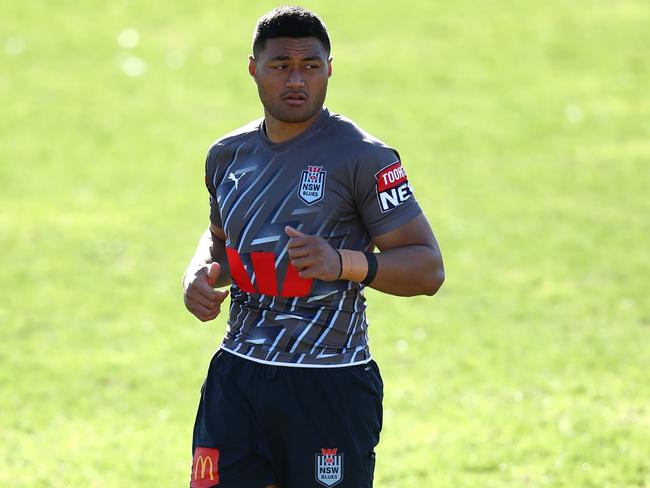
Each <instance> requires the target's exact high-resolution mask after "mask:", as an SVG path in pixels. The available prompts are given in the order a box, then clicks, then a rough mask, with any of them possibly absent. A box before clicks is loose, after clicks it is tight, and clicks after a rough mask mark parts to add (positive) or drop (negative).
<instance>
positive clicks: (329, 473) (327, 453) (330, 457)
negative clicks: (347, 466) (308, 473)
mask: <svg viewBox="0 0 650 488" xmlns="http://www.w3.org/2000/svg"><path fill="white" fill-rule="evenodd" d="M337 451H338V449H336V448H334V449H321V453H320V454H316V481H318V482H319V483H320V484H321V485H323V486H334V485H338V484H339V483H340V482H341V481H343V453H342V452H337Z"/></svg>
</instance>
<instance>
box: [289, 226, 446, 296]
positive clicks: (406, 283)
mask: <svg viewBox="0 0 650 488" xmlns="http://www.w3.org/2000/svg"><path fill="white" fill-rule="evenodd" d="M286 232H287V234H288V235H289V236H290V237H291V239H290V241H289V244H288V247H289V257H290V258H291V263H292V264H293V265H294V266H295V267H296V268H297V269H298V271H299V273H300V276H301V277H303V278H317V279H320V280H324V281H334V280H336V279H338V278H339V276H340V272H341V264H340V261H339V256H338V253H337V251H336V250H335V249H333V248H332V247H331V246H330V245H329V243H328V242H327V241H326V240H325V239H323V238H322V237H318V236H309V235H305V234H302V233H300V232H298V231H296V230H295V229H293V228H291V227H288V228H287V229H286ZM374 244H375V245H376V246H377V248H379V250H380V252H379V253H377V254H376V257H377V264H378V267H377V275H376V276H375V278H374V280H373V281H372V282H371V283H370V285H369V286H370V287H372V288H375V289H377V290H379V291H382V292H384V293H389V294H391V295H399V296H413V295H433V294H435V293H436V292H437V291H438V289H439V288H440V286H442V283H443V281H444V279H445V274H444V269H443V265H442V256H441V254H440V248H439V247H438V243H437V242H436V239H435V237H434V235H433V232H432V231H431V226H430V225H429V222H428V221H427V219H426V217H425V216H424V215H423V214H421V215H419V216H418V217H416V218H414V219H413V220H411V221H410V222H408V223H406V224H404V225H402V226H401V227H399V228H397V229H395V230H393V231H391V232H388V233H386V234H383V235H381V236H378V237H377V238H375V240H374ZM362 259H365V258H363V256H362ZM344 278H345V276H344ZM360 280H361V279H360Z"/></svg>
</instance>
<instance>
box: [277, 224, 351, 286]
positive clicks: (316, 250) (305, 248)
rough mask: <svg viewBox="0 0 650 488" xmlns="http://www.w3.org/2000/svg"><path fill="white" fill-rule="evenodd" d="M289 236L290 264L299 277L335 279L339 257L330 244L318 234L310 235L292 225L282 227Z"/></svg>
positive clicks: (324, 279)
mask: <svg viewBox="0 0 650 488" xmlns="http://www.w3.org/2000/svg"><path fill="white" fill-rule="evenodd" d="M284 231H285V232H286V234H287V235H288V236H289V237H290V239H289V244H288V245H287V249H288V252H289V259H290V260H291V264H292V265H293V266H294V267H295V268H296V269H297V270H298V273H299V274H300V277H301V278H316V279H319V280H322V281H336V280H337V279H339V277H340V275H341V259H340V257H339V254H338V252H337V251H336V249H334V248H333V247H332V246H330V244H329V243H328V242H327V241H326V240H325V239H323V238H322V237H318V236H310V235H307V234H303V233H302V232H300V231H297V230H296V229H294V228H293V227H289V226H286V227H285V228H284Z"/></svg>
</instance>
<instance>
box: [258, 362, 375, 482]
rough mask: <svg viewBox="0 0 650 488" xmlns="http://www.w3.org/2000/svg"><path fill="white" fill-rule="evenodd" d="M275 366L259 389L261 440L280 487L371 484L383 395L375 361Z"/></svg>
mask: <svg viewBox="0 0 650 488" xmlns="http://www.w3.org/2000/svg"><path fill="white" fill-rule="evenodd" d="M276 369H277V373H276V374H275V375H274V376H273V377H272V378H269V379H268V381H267V382H266V384H265V385H264V388H263V389H262V390H261V391H262V392H263V394H262V395H260V408H259V410H260V412H261V415H263V419H264V421H263V422H262V426H263V429H262V432H261V434H262V439H261V441H260V446H261V447H262V450H263V451H265V453H266V455H267V456H268V457H269V459H271V461H272V465H273V468H274V471H275V472H276V473H277V474H278V479H279V486H280V488H310V487H314V488H316V487H323V486H325V487H330V486H336V487H338V488H370V487H372V480H373V475H374V464H375V453H374V448H375V446H376V445H377V443H378V442H379V434H380V431H381V423H382V397H383V384H382V381H381V376H380V374H379V369H378V368H377V365H376V364H375V363H374V361H373V362H371V363H368V364H364V365H358V366H350V367H344V368H327V369H309V368H287V367H277V368H276Z"/></svg>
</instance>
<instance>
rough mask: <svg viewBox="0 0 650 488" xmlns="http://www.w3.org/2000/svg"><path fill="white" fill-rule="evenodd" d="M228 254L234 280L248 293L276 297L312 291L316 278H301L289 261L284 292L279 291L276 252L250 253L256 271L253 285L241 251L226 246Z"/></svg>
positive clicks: (299, 294)
mask: <svg viewBox="0 0 650 488" xmlns="http://www.w3.org/2000/svg"><path fill="white" fill-rule="evenodd" d="M226 254H227V256H228V264H229V266H230V276H231V277H232V280H233V281H234V282H235V284H236V285H237V286H238V287H239V288H241V289H242V291H245V292H246V293H260V294H262V295H270V296H276V297H277V296H282V297H304V296H305V295H308V294H309V292H310V291H311V287H312V284H313V281H314V280H312V279H311V278H310V279H304V278H301V277H300V275H299V274H298V270H297V269H296V268H295V267H294V266H293V265H292V264H291V263H289V264H288V268H287V272H286V275H285V277H284V284H283V287H282V292H281V293H278V279H277V270H276V269H275V254H273V253H272V252H252V253H250V257H251V263H252V264H253V272H254V273H255V285H253V283H252V281H251V278H250V276H249V275H248V273H247V272H246V268H245V267H244V263H243V262H242V259H241V256H240V254H239V252H237V250H236V249H234V248H232V247H226Z"/></svg>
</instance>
